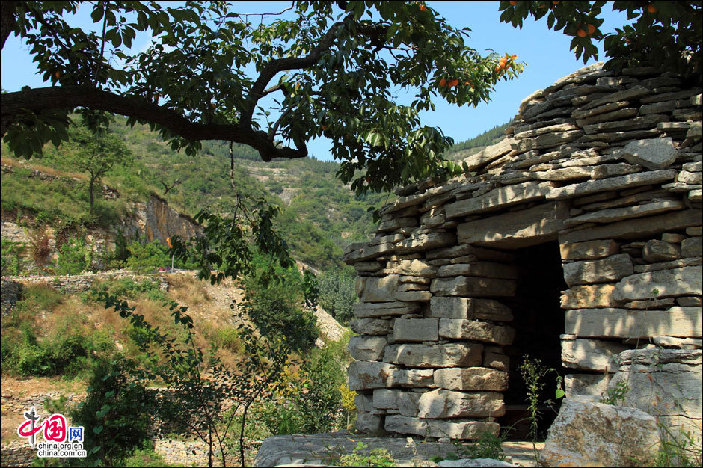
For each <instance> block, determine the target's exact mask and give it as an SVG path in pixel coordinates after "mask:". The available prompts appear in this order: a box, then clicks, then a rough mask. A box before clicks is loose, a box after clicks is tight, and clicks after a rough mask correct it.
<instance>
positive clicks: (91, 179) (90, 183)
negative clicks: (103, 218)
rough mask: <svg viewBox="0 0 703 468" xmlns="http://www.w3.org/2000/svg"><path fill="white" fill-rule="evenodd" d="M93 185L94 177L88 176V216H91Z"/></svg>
mask: <svg viewBox="0 0 703 468" xmlns="http://www.w3.org/2000/svg"><path fill="white" fill-rule="evenodd" d="M94 185H95V177H93V176H90V182H89V183H88V199H89V200H90V214H93V187H94Z"/></svg>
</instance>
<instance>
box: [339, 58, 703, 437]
mask: <svg viewBox="0 0 703 468" xmlns="http://www.w3.org/2000/svg"><path fill="white" fill-rule="evenodd" d="M465 163H466V165H467V171H469V175H466V176H462V177H460V178H455V179H451V180H449V181H447V182H444V183H441V184H439V183H434V182H433V181H426V182H422V183H417V184H414V185H412V186H410V187H406V188H404V189H402V190H401V191H399V193H398V195H399V197H398V199H397V201H395V202H394V203H392V204H390V205H387V206H385V207H384V208H383V209H382V211H381V213H382V220H381V223H380V225H379V227H378V231H377V234H376V236H375V238H374V239H372V240H371V241H369V242H366V243H357V244H353V245H351V246H349V248H348V249H347V251H346V252H345V261H346V262H347V263H348V264H351V265H353V266H354V267H355V268H356V271H357V272H358V275H359V279H358V281H357V293H358V295H359V298H360V303H359V304H357V305H356V306H355V310H354V314H355V318H354V320H353V322H352V329H353V330H354V331H355V332H356V333H358V336H354V337H352V339H351V340H350V343H349V348H350V351H351V355H352V356H353V358H354V359H355V361H353V362H352V364H351V366H350V368H349V387H350V389H352V390H355V391H357V392H358V395H357V397H356V404H357V408H358V419H357V427H358V428H359V429H361V430H362V431H366V432H377V431H386V432H390V433H399V434H407V435H420V436H427V437H438V438H450V439H462V440H468V439H476V438H477V437H478V435H479V434H480V432H482V431H485V430H488V431H491V432H497V431H498V429H499V427H500V425H501V424H502V425H508V424H511V423H512V422H514V421H516V420H517V419H518V417H519V412H520V411H521V410H524V406H523V405H524V398H525V392H524V387H523V386H522V385H523V384H522V382H521V377H520V371H519V365H520V363H521V362H522V361H523V358H524V356H527V355H529V356H531V357H533V358H539V359H540V360H541V361H542V363H543V364H545V365H546V366H549V367H552V368H555V369H557V370H558V371H559V372H560V373H561V374H562V375H564V383H565V390H566V393H567V396H573V395H592V396H594V398H595V397H596V396H600V395H601V393H602V392H604V391H605V390H607V388H608V384H609V382H610V381H611V380H613V378H614V377H615V374H616V371H617V370H618V360H617V358H618V357H619V356H621V354H622V355H624V356H629V357H627V359H626V361H627V362H626V363H625V364H626V365H625V366H624V367H626V368H627V369H633V368H635V367H636V366H635V364H636V363H637V362H639V361H637V358H636V356H634V355H633V354H632V353H633V352H634V353H636V352H637V351H636V350H639V349H647V348H656V349H666V350H667V353H668V354H666V356H667V359H668V361H666V362H668V363H672V362H675V361H676V359H675V358H671V354H672V353H674V354H676V353H677V352H679V351H681V352H683V354H684V359H683V361H681V362H678V363H676V365H678V366H683V367H684V368H685V370H686V371H692V372H693V374H690V375H693V376H694V377H693V379H694V380H693V384H692V385H689V386H688V388H689V390H690V389H694V388H697V390H695V389H694V390H690V391H692V392H693V395H683V396H682V398H689V399H691V400H692V401H691V402H689V403H691V404H690V405H684V406H686V408H687V409H686V410H685V411H683V412H682V413H681V416H682V417H685V418H688V419H689V420H692V421H693V422H694V423H695V424H696V425H697V427H698V431H699V434H700V420H701V419H700V418H701V413H700V399H701V396H700V395H701V394H700V375H701V374H700V369H701V349H700V348H701V345H700V344H701V339H700V338H701V164H702V162H701V89H700V88H699V87H692V86H691V85H688V84H686V83H685V82H684V81H683V80H682V79H681V78H680V77H679V76H676V75H673V74H670V73H663V74H662V73H661V72H657V71H656V70H654V69H650V68H636V69H625V70H623V71H622V72H621V73H617V74H616V73H614V72H610V71H607V70H605V69H603V67H602V64H596V65H592V66H588V67H585V68H583V69H581V70H579V71H577V72H575V73H573V74H571V75H569V76H567V77H564V78H562V79H560V80H559V81H557V82H556V83H554V84H553V85H551V86H549V87H548V88H546V89H544V90H542V91H537V92H535V93H534V94H532V95H531V96H529V97H528V98H527V99H525V100H524V101H523V102H522V104H521V105H520V108H519V113H518V115H517V116H516V117H515V120H514V122H513V124H512V126H511V127H510V128H509V129H508V130H507V131H506V137H505V138H503V139H502V141H500V142H499V143H497V144H495V145H493V146H490V147H488V148H485V149H484V150H483V151H481V152H479V153H477V154H473V155H470V156H469V157H467V158H466V159H465ZM633 350H635V351H633ZM628 353H629V354H628ZM628 359H629V360H628ZM672 359H673V361H672ZM687 375H689V374H687ZM687 378H690V377H687ZM695 379H697V382H696V380H695ZM640 381H641V379H640ZM645 381H646V379H645ZM550 391H552V392H553V390H551V389H550ZM696 392H697V394H696ZM691 408H693V409H691ZM696 413H697V414H696Z"/></svg>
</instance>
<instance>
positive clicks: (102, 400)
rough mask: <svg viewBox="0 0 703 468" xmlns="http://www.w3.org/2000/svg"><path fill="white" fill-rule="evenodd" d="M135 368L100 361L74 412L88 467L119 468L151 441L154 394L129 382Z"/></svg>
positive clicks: (123, 364) (127, 363)
mask: <svg viewBox="0 0 703 468" xmlns="http://www.w3.org/2000/svg"><path fill="white" fill-rule="evenodd" d="M133 370H134V364H133V363H132V362H131V361H129V360H125V359H120V360H113V361H101V362H99V365H96V366H94V367H93V371H92V375H91V377H90V381H89V386H88V395H87V397H86V399H85V400H84V401H83V402H81V403H79V404H78V405H77V407H76V409H75V410H74V411H72V412H71V419H72V420H73V422H74V424H75V425H80V426H83V427H85V430H86V431H87V433H86V436H85V442H84V448H85V449H86V450H87V452H88V457H87V458H86V459H85V460H83V461H82V463H85V465H86V466H119V465H123V464H124V460H125V459H126V458H127V457H130V456H132V455H133V454H134V453H135V450H136V449H137V448H141V447H144V443H145V441H146V440H147V438H148V428H149V424H150V415H152V414H154V394H153V392H149V391H147V390H146V388H144V386H143V385H141V384H139V383H138V382H136V381H134V380H133V379H131V378H129V377H128V375H130V373H131V372H132V371H133Z"/></svg>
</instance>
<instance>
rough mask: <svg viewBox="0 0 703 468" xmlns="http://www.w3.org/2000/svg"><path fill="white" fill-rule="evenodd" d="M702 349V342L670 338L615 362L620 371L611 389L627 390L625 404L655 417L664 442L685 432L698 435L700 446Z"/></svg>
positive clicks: (616, 374)
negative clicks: (618, 387) (620, 388)
mask: <svg viewBox="0 0 703 468" xmlns="http://www.w3.org/2000/svg"><path fill="white" fill-rule="evenodd" d="M677 340H678V341H679V342H678V343H677V342H676V341H677ZM664 346H668V347H664ZM671 346H677V347H671ZM700 347H701V340H700V339H698V340H691V339H689V340H685V341H684V340H681V339H677V338H670V339H669V340H663V341H660V346H651V347H648V348H645V349H633V350H629V351H624V352H622V353H620V354H619V355H618V356H617V358H616V360H615V362H616V365H617V367H616V369H617V371H616V372H615V375H614V376H613V379H612V380H611V381H610V384H609V388H611V389H613V388H616V387H617V386H621V387H625V388H627V391H626V392H625V395H624V401H623V402H622V404H623V405H625V406H631V407H635V408H639V409H640V410H642V411H645V412H647V413H648V414H650V415H652V416H654V417H656V418H657V420H658V422H659V423H660V427H659V429H660V431H661V432H662V434H661V436H662V437H663V438H667V437H677V436H680V435H681V432H682V431H683V432H689V433H691V434H693V435H694V436H695V435H696V434H698V437H699V440H698V443H699V444H700V434H701V407H703V405H702V404H701V349H700ZM680 348H689V349H680ZM696 348H698V349H696ZM664 428H666V430H664Z"/></svg>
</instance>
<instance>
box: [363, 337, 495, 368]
mask: <svg viewBox="0 0 703 468" xmlns="http://www.w3.org/2000/svg"><path fill="white" fill-rule="evenodd" d="M352 338H356V337H352ZM349 347H350V349H351V340H350V346H349ZM482 351H483V346H482V345H480V344H462V343H448V344H442V345H433V346H429V345H421V344H397V345H389V346H386V348H385V350H384V354H383V360H384V362H390V363H393V364H401V365H403V366H409V367H465V366H478V365H481V352H482Z"/></svg>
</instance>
